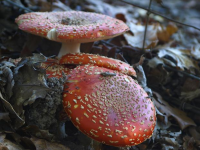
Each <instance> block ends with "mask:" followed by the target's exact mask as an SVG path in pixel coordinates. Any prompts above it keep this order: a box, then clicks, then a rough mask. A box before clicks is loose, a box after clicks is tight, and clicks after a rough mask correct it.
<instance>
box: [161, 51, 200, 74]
mask: <svg viewBox="0 0 200 150" xmlns="http://www.w3.org/2000/svg"><path fill="white" fill-rule="evenodd" d="M167 56H169V57H171V59H167V58H166V57H167ZM158 57H159V58H161V59H162V60H163V61H164V62H165V63H166V64H168V65H170V66H172V67H178V68H180V69H181V70H184V68H186V69H188V70H191V69H192V68H196V69H198V68H199V67H198V65H197V63H196V62H195V61H193V60H192V59H191V58H189V57H188V56H187V51H184V50H181V49H180V48H171V47H168V48H164V49H160V50H159V52H158Z"/></svg>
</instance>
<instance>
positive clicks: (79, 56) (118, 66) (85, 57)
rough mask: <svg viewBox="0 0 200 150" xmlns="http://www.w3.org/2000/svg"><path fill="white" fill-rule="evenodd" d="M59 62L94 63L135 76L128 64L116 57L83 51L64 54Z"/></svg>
mask: <svg viewBox="0 0 200 150" xmlns="http://www.w3.org/2000/svg"><path fill="white" fill-rule="evenodd" d="M59 64H61V65H63V64H74V65H86V64H90V65H95V66H99V67H104V68H108V69H112V70H117V71H119V72H121V73H124V74H127V75H129V76H136V72H135V70H134V69H133V67H131V66H130V65H129V64H127V63H125V62H122V61H120V60H117V59H112V58H108V57H105V56H99V55H93V54H85V53H75V54H66V55H64V56H63V57H62V58H61V59H60V60H59Z"/></svg>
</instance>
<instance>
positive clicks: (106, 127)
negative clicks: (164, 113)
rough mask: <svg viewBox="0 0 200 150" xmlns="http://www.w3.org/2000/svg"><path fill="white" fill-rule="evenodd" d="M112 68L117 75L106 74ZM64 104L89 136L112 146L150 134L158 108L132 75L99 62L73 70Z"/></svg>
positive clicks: (133, 142) (144, 138)
mask: <svg viewBox="0 0 200 150" xmlns="http://www.w3.org/2000/svg"><path fill="white" fill-rule="evenodd" d="M104 72H110V73H113V74H116V75H115V76H103V75H102V73H104ZM65 87H66V88H65V89H64V94H63V105H64V109H65V111H66V112H67V114H68V116H69V118H70V119H71V121H72V122H73V124H74V125H75V126H76V127H77V128H78V129H79V130H80V131H82V132H83V133H85V134H86V135H88V136H89V137H91V138H93V139H95V140H97V141H99V142H102V143H104V144H107V145H112V146H120V147H125V146H131V145H137V144H140V143H142V142H143V141H145V140H146V139H148V138H150V137H151V136H152V134H153V130H154V127H155V124H156V115H155V108H154V105H153V103H152V101H151V100H150V99H149V98H148V95H147V93H146V92H145V91H144V90H143V89H142V88H141V87H140V85H139V84H138V83H137V82H136V81H135V80H133V79H132V78H131V77H130V76H127V75H124V74H121V73H118V72H117V71H113V70H110V69H106V68H102V67H97V66H88V65H85V66H78V67H76V68H75V69H73V70H72V71H71V73H70V74H69V78H68V83H66V86H65Z"/></svg>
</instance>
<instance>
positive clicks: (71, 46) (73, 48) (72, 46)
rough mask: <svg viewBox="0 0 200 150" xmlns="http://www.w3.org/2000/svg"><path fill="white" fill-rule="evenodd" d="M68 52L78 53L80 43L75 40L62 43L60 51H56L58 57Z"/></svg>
mask: <svg viewBox="0 0 200 150" xmlns="http://www.w3.org/2000/svg"><path fill="white" fill-rule="evenodd" d="M68 53H80V43H76V42H67V43H66V42H65V43H62V46H61V49H60V52H59V53H58V58H61V57H62V56H64V55H66V54H68Z"/></svg>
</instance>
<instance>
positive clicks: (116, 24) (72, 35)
mask: <svg viewBox="0 0 200 150" xmlns="http://www.w3.org/2000/svg"><path fill="white" fill-rule="evenodd" d="M15 21H16V23H17V24H18V26H19V28H20V29H21V30H24V31H26V32H29V33H32V34H35V35H39V36H42V37H45V38H47V39H49V40H53V41H57V42H61V43H62V47H61V49H60V52H59V54H58V57H59V58H61V57H62V56H63V55H65V54H67V53H80V43H86V42H93V41H98V40H103V39H109V38H112V37H115V36H118V35H120V34H122V33H124V32H126V31H127V30H129V28H128V26H127V25H126V24H125V23H124V22H122V21H120V20H118V19H115V18H111V17H109V16H106V15H102V14H97V13H90V12H81V11H65V12H32V13H27V14H23V15H20V16H19V17H18V18H17V19H16V20H15Z"/></svg>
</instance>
